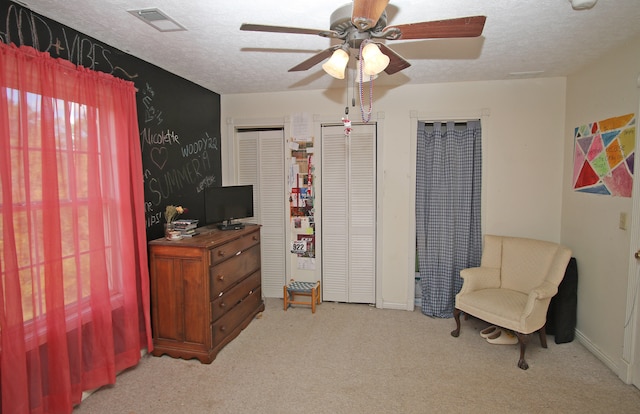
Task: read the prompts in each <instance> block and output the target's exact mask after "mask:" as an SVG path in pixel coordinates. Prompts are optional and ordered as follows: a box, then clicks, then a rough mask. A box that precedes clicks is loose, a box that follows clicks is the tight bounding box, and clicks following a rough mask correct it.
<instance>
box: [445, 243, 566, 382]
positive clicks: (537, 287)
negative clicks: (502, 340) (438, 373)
mask: <svg viewBox="0 0 640 414" xmlns="http://www.w3.org/2000/svg"><path fill="white" fill-rule="evenodd" d="M570 259H571V250H569V249H568V248H566V247H565V246H562V245H559V244H557V243H552V242H548V241H542V240H534V239H526V238H520V237H504V236H494V235H485V236H484V248H483V251H482V260H481V263H480V267H474V268H469V269H463V270H462V271H460V276H461V277H462V278H463V279H464V282H463V285H462V289H461V290H460V292H459V293H458V294H457V295H456V300H455V309H454V312H453V316H454V318H455V321H456V329H455V330H454V331H452V332H451V335H452V336H454V337H458V335H460V313H461V312H464V313H466V314H468V315H471V316H475V317H476V318H479V319H482V320H484V321H486V322H489V323H490V324H493V325H496V326H499V327H502V328H506V329H510V330H513V331H514V333H515V334H516V335H517V337H518V342H519V344H520V360H519V361H518V367H520V368H521V369H527V368H529V365H528V364H527V362H526V361H525V359H524V353H525V350H526V347H527V342H528V341H529V338H530V336H531V334H532V333H534V332H536V331H538V332H539V336H540V343H541V345H542V347H543V348H546V347H547V338H546V332H545V324H546V319H547V309H548V307H549V302H550V301H551V298H552V297H553V296H554V295H555V294H556V292H557V291H558V285H559V284H560V282H561V281H562V278H563V277H564V274H565V270H566V268H567V264H568V263H569V260H570Z"/></svg>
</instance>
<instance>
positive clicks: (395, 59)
mask: <svg viewBox="0 0 640 414" xmlns="http://www.w3.org/2000/svg"><path fill="white" fill-rule="evenodd" d="M376 44H377V45H378V46H379V47H380V51H381V52H382V53H384V54H385V55H387V56H389V66H387V68H386V69H385V70H384V71H385V72H386V73H387V75H393V74H394V73H397V72H400V71H401V70H403V69H406V68H408V67H409V66H411V63H409V62H407V60H406V59H405V58H403V57H402V56H400V55H399V54H397V53H396V52H394V51H393V50H391V49H390V48H389V47H388V46H387V45H385V44H384V43H376Z"/></svg>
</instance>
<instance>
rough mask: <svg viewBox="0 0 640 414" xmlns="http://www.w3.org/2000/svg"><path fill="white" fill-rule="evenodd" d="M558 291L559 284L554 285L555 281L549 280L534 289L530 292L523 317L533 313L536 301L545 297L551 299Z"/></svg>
mask: <svg viewBox="0 0 640 414" xmlns="http://www.w3.org/2000/svg"><path fill="white" fill-rule="evenodd" d="M556 293H558V286H556V285H554V284H553V283H549V282H547V281H544V282H542V283H541V284H540V285H539V286H537V287H536V288H534V289H532V290H531V292H529V297H528V298H527V304H526V306H525V307H524V312H523V314H522V315H523V317H525V318H526V317H528V316H529V315H531V312H533V308H534V307H535V305H536V302H538V301H540V300H544V299H549V300H551V298H552V297H553V296H554V295H555V294H556ZM547 303H548V301H547ZM545 315H546V309H545Z"/></svg>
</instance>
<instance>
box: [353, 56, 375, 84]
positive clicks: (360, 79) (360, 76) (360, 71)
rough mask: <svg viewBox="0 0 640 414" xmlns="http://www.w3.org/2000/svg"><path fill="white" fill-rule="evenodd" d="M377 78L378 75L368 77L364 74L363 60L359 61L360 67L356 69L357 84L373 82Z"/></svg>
mask: <svg viewBox="0 0 640 414" xmlns="http://www.w3.org/2000/svg"><path fill="white" fill-rule="evenodd" d="M377 77H378V75H367V74H366V73H364V68H363V67H362V60H358V67H357V69H356V83H366V82H371V81H372V80H374V79H376V78H377Z"/></svg>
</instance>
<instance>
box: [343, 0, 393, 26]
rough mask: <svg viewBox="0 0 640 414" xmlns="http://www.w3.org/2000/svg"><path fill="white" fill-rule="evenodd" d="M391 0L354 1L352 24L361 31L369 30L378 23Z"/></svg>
mask: <svg viewBox="0 0 640 414" xmlns="http://www.w3.org/2000/svg"><path fill="white" fill-rule="evenodd" d="M388 4H389V0H353V11H352V12H351V22H353V24H354V25H355V26H356V27H357V28H358V29H360V30H367V29H370V28H372V27H373V26H375V25H376V23H378V20H379V19H380V16H382V12H384V9H385V8H386V7H387V5H388Z"/></svg>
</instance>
